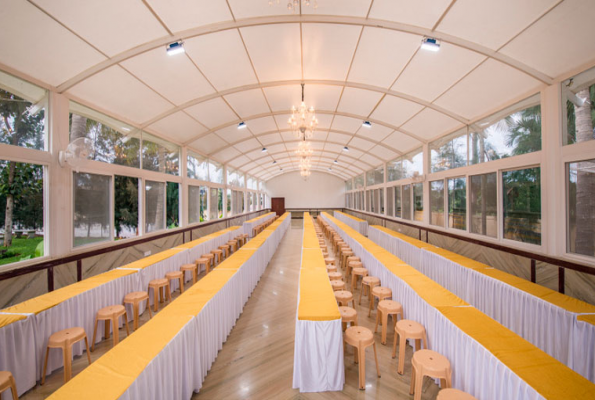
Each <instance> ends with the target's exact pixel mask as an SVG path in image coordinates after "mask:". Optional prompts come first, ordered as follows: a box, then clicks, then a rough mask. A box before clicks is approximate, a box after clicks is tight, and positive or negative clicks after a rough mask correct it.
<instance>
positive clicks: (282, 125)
mask: <svg viewBox="0 0 595 400" xmlns="http://www.w3.org/2000/svg"><path fill="white" fill-rule="evenodd" d="M290 117H291V114H279V115H275V121H277V125H278V126H279V129H289V123H288V122H287V121H289V118H290Z"/></svg>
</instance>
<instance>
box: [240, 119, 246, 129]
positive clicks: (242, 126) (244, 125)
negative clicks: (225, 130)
mask: <svg viewBox="0 0 595 400" xmlns="http://www.w3.org/2000/svg"><path fill="white" fill-rule="evenodd" d="M247 127H248V125H246V123H245V122H244V121H242V122H240V123H239V124H238V129H246V128H247Z"/></svg>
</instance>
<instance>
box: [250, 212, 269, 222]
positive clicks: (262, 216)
mask: <svg viewBox="0 0 595 400" xmlns="http://www.w3.org/2000/svg"><path fill="white" fill-rule="evenodd" d="M271 214H275V213H274V212H270V213H266V214H262V215H259V216H258V217H256V218H252V219H250V220H248V221H246V222H256V221H258V220H259V219H261V218H264V217H266V216H267V215H271Z"/></svg>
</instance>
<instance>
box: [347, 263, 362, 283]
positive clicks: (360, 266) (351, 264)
mask: <svg viewBox="0 0 595 400" xmlns="http://www.w3.org/2000/svg"><path fill="white" fill-rule="evenodd" d="M344 265H345V280H346V281H347V280H348V278H349V277H350V276H351V270H352V269H353V268H362V267H363V266H364V264H362V262H361V261H350V262H347V260H345V264H344Z"/></svg>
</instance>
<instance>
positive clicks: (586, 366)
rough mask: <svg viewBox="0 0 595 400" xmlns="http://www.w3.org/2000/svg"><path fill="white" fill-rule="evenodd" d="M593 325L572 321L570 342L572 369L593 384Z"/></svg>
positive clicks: (594, 345)
mask: <svg viewBox="0 0 595 400" xmlns="http://www.w3.org/2000/svg"><path fill="white" fill-rule="evenodd" d="M594 354H595V325H593V324H590V323H588V322H585V321H579V320H576V321H574V329H573V340H572V352H571V357H572V369H573V370H575V371H576V372H578V373H579V374H581V375H582V376H584V377H585V378H587V379H588V380H590V381H591V382H593V383H595V359H594V357H593V355H594Z"/></svg>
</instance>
